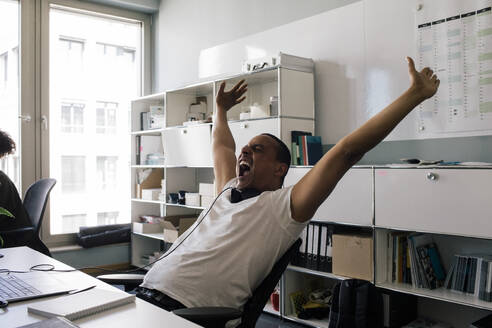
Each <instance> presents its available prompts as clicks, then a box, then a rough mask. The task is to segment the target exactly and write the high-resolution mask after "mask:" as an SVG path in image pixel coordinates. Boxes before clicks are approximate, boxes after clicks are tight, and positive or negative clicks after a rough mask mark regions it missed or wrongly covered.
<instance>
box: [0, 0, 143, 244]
mask: <svg viewBox="0 0 492 328" xmlns="http://www.w3.org/2000/svg"><path fill="white" fill-rule="evenodd" d="M0 1H1V0H0ZM42 3H43V4H44V11H43V15H45V16H43V17H42V19H41V21H42V22H45V23H44V24H47V25H44V28H45V30H46V31H49V34H46V35H43V36H42V38H41V39H42V40H46V41H45V42H46V43H42V44H41V47H42V48H43V49H44V51H45V52H46V53H47V54H48V56H44V57H42V58H45V62H44V64H45V65H41V66H42V67H45V73H46V74H44V75H43V74H41V75H42V76H41V81H42V84H43V85H47V86H48V87H47V88H44V90H46V89H47V90H48V91H49V94H43V95H42V96H43V97H44V98H43V99H48V100H47V101H45V102H44V103H43V104H42V114H44V115H46V116H48V117H49V124H48V129H49V131H48V133H44V134H43V136H42V138H44V137H45V136H46V137H49V138H46V139H43V140H42V142H41V145H42V146H44V147H47V148H48V149H47V150H46V152H43V151H41V153H42V154H44V153H49V159H44V162H43V166H42V170H43V172H49V175H50V177H52V178H55V179H57V180H58V181H59V187H58V189H56V188H55V189H54V190H53V192H52V193H51V195H50V208H49V215H50V216H49V223H46V225H44V228H46V229H43V231H42V232H43V238H44V239H48V242H53V243H63V242H65V241H70V240H73V236H69V235H64V234H67V233H71V231H73V229H72V228H70V227H76V226H78V223H77V222H79V221H81V220H84V222H85V223H84V224H86V225H88V226H96V225H98V224H107V223H111V222H115V221H118V223H125V222H129V221H130V216H131V215H130V203H129V201H128V200H129V199H130V195H131V185H130V171H129V169H128V163H129V162H130V153H131V149H130V147H129V146H128V145H129V144H130V138H131V136H130V135H129V134H128V124H129V122H128V119H129V110H130V100H131V99H134V98H137V97H139V96H140V95H141V92H142V82H143V81H144V80H143V79H142V74H143V68H144V67H145V69H146V71H149V67H148V66H146V65H147V64H146V62H144V61H143V56H142V55H143V54H144V51H143V50H144V49H143V43H144V39H143V36H144V31H148V30H147V28H148V27H149V25H147V24H148V22H149V21H148V18H149V16H147V15H143V14H136V13H129V12H126V11H124V10H118V9H111V10H109V9H107V10H105V9H101V12H95V11H94V10H96V9H98V8H102V7H101V6H99V5H96V4H93V3H91V4H88V3H85V2H82V1H77V2H76V1H67V2H66V3H65V1H64V0H56V1H54V0H46V1H42ZM73 5H76V6H77V7H78V8H71V6H73ZM101 14H102V15H101ZM120 15H121V16H120ZM42 24H43V23H42ZM144 26H145V29H144ZM42 30H43V29H42ZM43 37H44V39H43ZM145 40H146V41H149V39H148V37H146V38H145ZM41 42H43V41H41ZM148 50H149V49H148V48H147V51H148ZM147 51H146V52H145V54H146V57H145V58H150V57H148V55H147ZM43 53H44V52H43ZM148 53H150V52H148ZM42 60H43V59H42ZM42 64H43V63H42ZM148 81H150V80H147V79H145V82H148ZM45 158H46V157H45ZM79 213H83V214H84V218H83V219H82V218H81V217H78V218H77V217H75V218H71V219H70V218H69V219H67V220H68V221H67V220H65V217H66V216H67V215H72V214H73V215H75V214H79ZM101 213H113V214H107V215H106V214H101ZM114 213H116V214H114ZM80 215H81V214H80ZM70 220H71V221H74V222H75V221H76V222H75V223H74V225H73V226H70V225H67V222H69V221H70ZM77 220H79V221H77ZM63 227H67V229H68V228H69V230H68V232H67V230H66V229H65V228H63ZM70 229H72V230H70Z"/></svg>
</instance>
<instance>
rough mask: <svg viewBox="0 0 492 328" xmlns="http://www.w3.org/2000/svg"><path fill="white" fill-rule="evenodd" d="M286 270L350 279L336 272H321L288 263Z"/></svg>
mask: <svg viewBox="0 0 492 328" xmlns="http://www.w3.org/2000/svg"><path fill="white" fill-rule="evenodd" d="M287 270H290V271H296V272H302V273H307V274H310V275H313V276H318V277H323V278H331V279H337V280H345V279H350V278H348V277H343V276H338V275H336V274H333V273H330V272H323V271H316V270H311V269H307V268H303V267H299V266H295V265H290V264H289V266H288V267H287Z"/></svg>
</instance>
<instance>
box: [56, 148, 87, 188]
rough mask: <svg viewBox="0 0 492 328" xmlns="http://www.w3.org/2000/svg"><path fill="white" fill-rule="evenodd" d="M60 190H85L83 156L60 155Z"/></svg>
mask: <svg viewBox="0 0 492 328" xmlns="http://www.w3.org/2000/svg"><path fill="white" fill-rule="evenodd" d="M61 171H62V172H61V175H62V176H61V180H62V181H61V182H62V183H61V184H62V191H63V192H67V193H74V192H82V191H85V156H62V164H61Z"/></svg>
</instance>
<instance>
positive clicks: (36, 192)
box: [23, 178, 56, 235]
mask: <svg viewBox="0 0 492 328" xmlns="http://www.w3.org/2000/svg"><path fill="white" fill-rule="evenodd" d="M55 184H56V180H55V179H49V178H48V179H41V180H38V181H36V182H34V183H33V184H32V185H30V186H29V188H27V191H26V194H25V196H24V201H23V205H24V208H25V209H26V212H27V214H28V215H29V218H30V219H31V223H32V225H33V227H34V228H35V230H36V235H38V234H39V229H40V228H41V223H42V221H43V215H44V210H45V209H46V203H47V202H48V197H49V194H50V191H51V189H53V187H54V186H55Z"/></svg>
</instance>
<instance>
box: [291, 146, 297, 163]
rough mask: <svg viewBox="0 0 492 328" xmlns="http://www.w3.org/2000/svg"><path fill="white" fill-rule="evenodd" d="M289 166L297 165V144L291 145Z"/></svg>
mask: <svg viewBox="0 0 492 328" xmlns="http://www.w3.org/2000/svg"><path fill="white" fill-rule="evenodd" d="M291 152H292V154H291V164H292V165H298V162H297V144H296V143H295V142H292V143H291Z"/></svg>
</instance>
